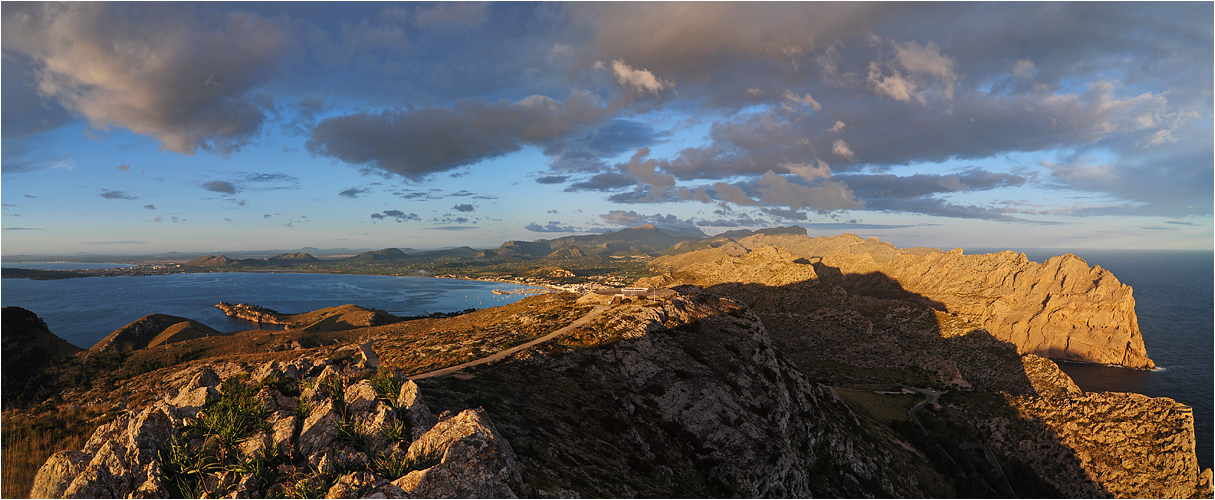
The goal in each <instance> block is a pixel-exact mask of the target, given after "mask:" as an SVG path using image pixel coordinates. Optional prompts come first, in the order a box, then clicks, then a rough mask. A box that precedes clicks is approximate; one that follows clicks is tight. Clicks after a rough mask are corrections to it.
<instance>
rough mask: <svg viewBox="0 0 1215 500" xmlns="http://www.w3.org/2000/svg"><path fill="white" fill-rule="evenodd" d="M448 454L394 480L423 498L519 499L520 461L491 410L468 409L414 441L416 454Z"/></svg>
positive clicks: (414, 453)
mask: <svg viewBox="0 0 1215 500" xmlns="http://www.w3.org/2000/svg"><path fill="white" fill-rule="evenodd" d="M427 453H442V457H443V458H442V461H441V462H440V463H439V464H438V465H435V466H434V467H431V468H429V469H426V470H421V471H413V472H410V473H409V474H407V475H406V476H404V477H402V478H400V479H398V480H396V481H394V482H393V484H395V485H396V486H397V487H399V488H401V489H402V490H404V491H405V492H406V493H408V494H409V495H411V496H414V497H422V498H517V495H516V494H515V492H514V491H513V490H512V489H511V485H516V486H518V485H522V484H523V479H522V476H521V475H520V473H519V464H518V460H517V459H516V458H515V452H514V451H513V450H511V447H510V444H509V443H507V442H506V441H505V440H503V439H502V438H501V437H500V435H499V434H498V433H497V431H495V430H494V428H493V424H491V423H490V421H489V418H488V416H487V415H486V414H485V410H483V409H479V408H478V409H476V410H464V411H462V412H460V413H459V414H457V415H456V416H455V417H452V418H449V419H447V420H444V421H442V422H439V423H438V424H436V425H435V426H434V427H433V428H431V429H430V430H429V431H427V432H426V433H425V434H423V435H422V436H421V437H420V438H418V439H417V440H416V441H414V442H413V444H411V445H410V446H409V454H410V455H411V456H422V455H425V454H427Z"/></svg>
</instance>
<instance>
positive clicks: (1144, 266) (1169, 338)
mask: <svg viewBox="0 0 1215 500" xmlns="http://www.w3.org/2000/svg"><path fill="white" fill-rule="evenodd" d="M1002 250H1004V249H982V248H975V249H966V253H967V254H976V253H987V252H995V251H1002ZM1014 251H1019V252H1024V253H1025V254H1026V256H1027V257H1029V258H1030V259H1031V260H1034V261H1038V262H1042V261H1044V260H1046V259H1048V258H1050V257H1053V256H1056V255H1063V254H1064V253H1073V254H1075V255H1077V256H1079V257H1080V258H1082V259H1084V260H1085V261H1086V262H1088V263H1089V265H1100V266H1101V267H1103V268H1105V269H1108V270H1109V271H1111V272H1113V273H1114V276H1116V277H1118V280H1119V281H1121V282H1122V283H1124V284H1127V285H1130V286H1131V287H1132V288H1133V289H1134V297H1135V303H1136V306H1135V312H1136V314H1137V316H1138V318H1139V328H1140V330H1141V331H1142V332H1143V340H1144V344H1145V345H1146V347H1147V353H1148V357H1150V358H1152V360H1153V361H1155V362H1156V365H1157V366H1158V367H1159V369H1158V370H1155V371H1144V370H1130V369H1125V368H1118V367H1110V366H1101V365H1092V364H1083V363H1060V367H1061V368H1062V369H1063V371H1064V372H1067V374H1068V375H1070V376H1071V377H1072V379H1073V380H1075V382H1076V384H1077V385H1079V386H1080V388H1081V389H1083V390H1085V391H1115V392H1135V393H1140V394H1146V395H1148V396H1152V397H1169V398H1172V399H1174V400H1177V401H1178V402H1181V403H1183V404H1186V405H1189V406H1192V407H1193V408H1194V417H1195V432H1196V434H1197V452H1198V463H1199V465H1200V466H1201V467H1203V468H1209V467H1212V463H1213V462H1215V456H1213V455H1215V452H1213V450H1212V442H1213V440H1215V408H1213V406H1215V405H1213V402H1215V382H1213V380H1215V349H1213V346H1215V335H1213V332H1215V319H1213V316H1215V314H1213V311H1215V305H1213V300H1212V299H1213V297H1215V270H1213V268H1215V266H1213V263H1215V252H1212V251H1168V250H1061V249H1021V250H1016V249H1014ZM73 265H75V266H83V265H90V264H73ZM92 265H93V266H99V267H91V268H106V267H116V266H115V265H112V264H92ZM4 267H34V265H33V264H18V263H8V262H6V263H4ZM43 268H45V267H43ZM76 268H77V269H79V268H80V267H76ZM495 288H497V289H511V290H513V289H515V288H522V287H519V286H516V285H511V284H504V283H492V282H478V281H463V280H450V279H437V278H415V277H398V276H365V275H337V274H294V273H195V274H169V275H158V276H144V277H96V278H73V279H63V280H46V281H33V280H28V279H14V278H5V279H3V280H0V304H3V305H5V306H10V305H12V306H21V307H24V308H26V309H29V310H31V311H33V312H34V313H36V314H38V315H39V316H40V317H42V318H43V320H45V321H46V322H47V326H48V327H49V328H50V329H51V331H52V332H54V333H55V334H56V335H58V336H60V337H62V338H64V339H65V340H67V341H68V342H71V343H73V344H75V345H77V346H80V347H84V348H87V347H89V346H91V345H93V344H94V343H96V342H97V341H98V340H101V339H102V338H103V337H105V336H106V335H108V334H109V333H110V332H113V331H114V330H116V329H118V328H120V327H122V326H124V325H126V324H127V323H130V322H131V321H134V320H136V319H139V318H140V317H142V316H144V315H146V314H150V313H162V314H171V315H174V316H182V317H185V318H189V319H193V320H195V321H199V322H201V323H203V324H206V325H207V326H210V327H212V328H215V329H217V330H220V331H224V332H231V331H240V330H245V329H248V328H249V324H248V323H246V322H243V321H239V320H233V319H229V318H228V317H227V316H224V314H223V313H222V312H220V311H219V310H218V309H216V308H215V304H216V303H218V302H220V301H225V302H231V303H237V302H246V303H250V304H256V305H260V306H263V307H269V308H271V309H274V310H276V311H279V312H284V313H300V312H307V311H313V310H316V309H320V308H322V307H329V306H337V305H342V304H357V305H360V306H363V307H370V308H375V309H382V310H385V311H388V312H390V313H392V314H395V315H398V316H414V315H422V314H428V313H432V312H450V311H461V310H464V309H468V308H477V309H480V308H484V307H492V306H497V305H503V304H508V303H511V302H514V301H517V300H519V299H521V298H522V297H523V295H497V294H494V293H493V292H492V291H493V290H494V289H495Z"/></svg>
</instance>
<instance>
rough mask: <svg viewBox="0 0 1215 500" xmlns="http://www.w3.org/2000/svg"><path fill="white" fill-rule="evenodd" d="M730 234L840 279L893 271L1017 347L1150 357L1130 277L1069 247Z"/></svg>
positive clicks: (1137, 363) (1082, 355)
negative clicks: (1036, 251)
mask: <svg viewBox="0 0 1215 500" xmlns="http://www.w3.org/2000/svg"><path fill="white" fill-rule="evenodd" d="M739 243H740V244H741V245H743V246H744V247H747V248H748V249H751V250H752V251H756V250H758V249H763V248H767V247H778V248H782V249H785V250H788V251H789V253H790V254H791V255H793V256H794V257H797V258H802V259H811V260H813V261H814V262H815V264H816V265H815V267H816V269H818V270H819V271H820V273H819V274H824V273H823V272H822V270H823V269H824V268H826V269H828V270H831V271H833V272H832V273H828V274H831V275H833V276H830V277H829V276H827V274H824V277H825V278H828V279H835V280H838V281H840V282H841V283H842V284H843V285H845V288H848V286H847V285H850V284H854V285H856V284H859V285H863V286H872V282H873V281H874V280H872V279H871V277H872V276H873V275H874V273H880V274H882V275H885V276H886V277H889V278H892V279H893V281H894V282H895V283H891V285H894V284H897V285H898V286H899V287H901V288H902V289H903V290H905V291H906V292H910V293H914V294H918V295H920V296H922V297H923V298H926V299H929V300H932V301H936V302H938V303H939V304H940V305H942V306H944V308H945V309H946V310H947V311H949V312H951V313H954V314H957V315H959V316H963V317H965V318H967V319H969V320H971V321H974V322H975V323H977V324H978V325H979V326H981V327H982V328H984V329H986V330H987V331H988V332H989V333H991V334H992V335H993V336H995V337H996V338H997V339H1000V340H1003V341H1006V342H1010V343H1012V344H1013V345H1015V346H1017V349H1018V350H1019V351H1020V352H1022V353H1030V354H1037V355H1040V356H1045V357H1049V358H1052V359H1062V360H1069V361H1084V362H1089V363H1101V364H1109V365H1118V366H1125V367H1128V368H1141V369H1152V368H1155V366H1156V365H1155V363H1153V362H1152V360H1151V359H1149V358H1148V356H1147V350H1146V349H1145V347H1144V344H1143V335H1142V333H1140V331H1139V321H1138V318H1137V317H1136V316H1135V299H1134V297H1133V296H1132V290H1131V287H1129V286H1126V285H1124V284H1122V283H1121V282H1119V281H1118V278H1116V277H1114V275H1113V274H1112V273H1110V272H1109V271H1107V270H1105V269H1102V268H1101V267H1100V266H1091V267H1090V266H1089V265H1088V263H1086V262H1085V261H1084V260H1082V259H1080V258H1078V257H1076V256H1074V255H1071V254H1068V255H1063V256H1060V257H1054V258H1051V259H1049V260H1047V261H1046V262H1041V263H1039V262H1032V261H1030V260H1029V259H1028V258H1026V257H1025V255H1024V254H1017V253H1014V252H1000V253H993V254H984V255H964V254H963V253H962V251H961V249H956V250H953V251H950V252H941V251H939V250H935V249H923V248H914V249H906V250H900V249H897V248H895V247H894V246H893V245H891V244H889V243H884V242H880V241H877V239H876V238H869V239H862V238H860V237H859V236H856V235H853V234H843V235H839V236H833V237H829V238H826V237H818V238H810V237H807V236H787V235H784V236H767V235H755V236H751V237H748V238H744V239H742V240H740V241H739ZM719 267H720V265H719ZM727 267H728V266H727ZM698 274H700V275H706V276H708V275H711V274H713V273H709V272H707V271H704V270H700V271H698ZM769 281H771V280H769ZM778 281H779V280H778ZM866 281H868V283H865V282H866ZM716 282H723V280H717V281H716Z"/></svg>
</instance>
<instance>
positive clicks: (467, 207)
mask: <svg viewBox="0 0 1215 500" xmlns="http://www.w3.org/2000/svg"><path fill="white" fill-rule="evenodd" d="M451 208H453V209H455V210H457V211H460V212H473V211H476V210H477V209H476V208H475V207H473V206H472V205H471V204H468V203H461V204H457V205H456V206H454V207H451Z"/></svg>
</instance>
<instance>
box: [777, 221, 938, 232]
mask: <svg viewBox="0 0 1215 500" xmlns="http://www.w3.org/2000/svg"><path fill="white" fill-rule="evenodd" d="M798 225H799V226H801V227H804V228H806V229H816V230H821V231H848V230H855V229H861V230H865V229H868V230H878V229H904V228H909V227H917V226H939V225H940V224H865V223H861V222H804V223H798Z"/></svg>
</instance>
